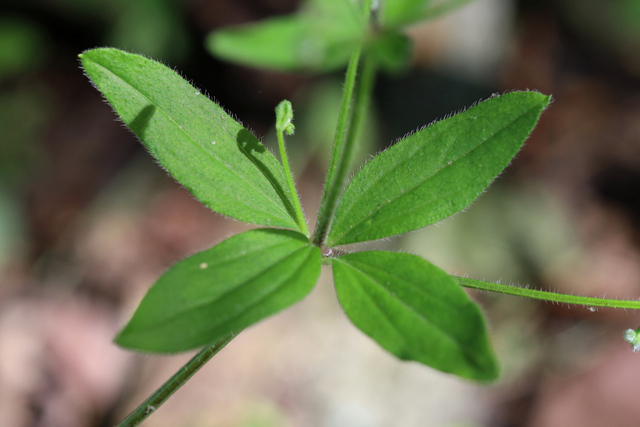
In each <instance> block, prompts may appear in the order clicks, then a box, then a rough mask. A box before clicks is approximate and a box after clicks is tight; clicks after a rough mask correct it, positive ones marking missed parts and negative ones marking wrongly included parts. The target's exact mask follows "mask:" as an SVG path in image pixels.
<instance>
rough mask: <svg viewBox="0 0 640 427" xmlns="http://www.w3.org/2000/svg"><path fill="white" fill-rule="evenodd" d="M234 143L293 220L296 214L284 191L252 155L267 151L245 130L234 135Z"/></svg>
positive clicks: (267, 169)
mask: <svg viewBox="0 0 640 427" xmlns="http://www.w3.org/2000/svg"><path fill="white" fill-rule="evenodd" d="M236 141H237V143H238V148H240V151H241V152H242V154H244V155H245V156H247V158H248V159H249V160H251V162H252V163H253V164H254V165H256V167H257V168H258V169H259V170H260V172H262V174H263V175H264V176H265V177H266V178H267V179H268V180H269V182H270V183H271V186H272V187H273V189H274V190H276V193H277V194H278V197H280V200H282V202H283V203H284V206H285V207H286V208H287V213H288V214H289V215H290V216H291V217H292V218H295V217H296V212H295V210H294V209H293V206H292V205H291V202H289V199H288V198H287V196H286V194H285V192H284V189H283V188H282V186H281V185H280V184H279V183H278V180H277V179H276V177H275V176H274V175H273V173H271V171H270V170H269V168H268V167H267V166H266V165H265V164H264V163H262V161H261V160H260V159H259V158H258V157H257V156H255V155H254V153H264V152H265V151H266V150H267V149H266V148H265V147H264V145H262V144H260V141H258V139H257V138H256V137H255V136H254V135H253V134H252V133H251V132H249V131H248V130H246V129H241V130H240V131H239V132H238V135H236Z"/></svg>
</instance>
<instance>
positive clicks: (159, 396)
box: [118, 335, 235, 427]
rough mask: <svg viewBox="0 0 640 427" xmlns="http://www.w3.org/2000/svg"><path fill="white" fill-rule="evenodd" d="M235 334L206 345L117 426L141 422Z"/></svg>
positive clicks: (130, 426) (128, 426)
mask: <svg viewBox="0 0 640 427" xmlns="http://www.w3.org/2000/svg"><path fill="white" fill-rule="evenodd" d="M234 336H235V335H229V336H228V337H227V338H225V339H223V340H222V341H220V342H217V343H215V344H214V345H211V346H208V347H205V348H203V349H202V350H200V351H199V352H198V353H197V354H196V355H195V356H193V357H192V358H191V360H189V361H188V362H187V363H186V364H185V365H184V366H183V367H182V368H180V370H179V371H178V372H176V373H175V374H173V376H172V377H171V378H169V379H168V380H167V381H166V382H165V383H164V384H162V386H160V388H159V389H157V390H156V391H155V392H154V393H153V394H152V395H151V396H149V397H148V398H147V400H145V401H144V402H142V403H141V404H140V406H138V407H137V408H136V409H135V410H134V411H133V412H131V413H130V414H129V416H128V417H127V418H125V419H124V420H123V421H122V422H121V423H120V424H118V427H133V426H137V425H139V424H140V423H141V422H143V421H144V420H145V419H147V417H148V416H149V415H151V414H152V413H153V412H155V411H156V410H157V409H158V408H159V407H160V405H162V404H163V403H164V402H165V401H166V400H167V399H168V398H169V397H171V395H173V393H175V392H176V390H178V389H179V388H180V387H182V386H183V385H184V383H186V382H187V381H188V380H189V378H191V377H192V376H193V374H195V373H196V372H198V370H199V369H200V368H201V367H202V366H203V365H204V364H205V363H207V362H208V361H209V360H210V359H211V358H212V357H213V356H215V355H216V354H217V353H218V352H219V351H220V350H222V349H223V348H224V347H225V346H226V345H227V344H229V342H230V341H231V340H232V339H233V338H234Z"/></svg>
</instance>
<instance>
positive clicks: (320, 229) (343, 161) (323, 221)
mask: <svg viewBox="0 0 640 427" xmlns="http://www.w3.org/2000/svg"><path fill="white" fill-rule="evenodd" d="M371 3H372V1H371V0H365V1H364V3H363V11H364V17H365V22H367V23H368V21H369V16H370V14H371ZM361 52H362V44H361V45H359V46H358V47H356V48H355V49H354V51H353V52H352V53H351V58H350V59H349V65H348V67H347V73H346V76H345V81H344V88H343V90H342V102H341V104H340V114H339V116H338V124H337V126H336V134H335V137H334V140H333V150H332V151H331V161H330V163H329V170H328V171H327V179H326V180H325V183H324V190H323V192H322V199H321V201H320V210H319V212H318V221H317V222H316V228H315V231H314V233H313V236H314V237H313V243H315V244H316V245H318V246H320V245H322V244H323V243H324V240H325V239H326V237H327V233H328V232H329V226H330V225H331V220H332V218H333V215H334V213H335V211H336V207H337V205H338V199H339V198H340V194H342V188H343V187H344V180H345V177H346V173H347V171H348V170H349V164H348V163H350V160H351V159H350V157H352V156H353V151H354V148H353V147H352V145H354V143H355V142H356V139H357V138H356V137H357V136H358V135H359V134H360V129H356V126H355V125H356V123H355V119H356V116H357V115H358V113H357V111H358V110H361V112H360V114H361V115H364V113H365V112H366V109H367V106H366V105H365V106H364V107H363V108H361V106H360V105H359V103H360V102H362V101H363V100H364V101H368V99H369V96H367V97H364V99H363V98H362V97H360V96H357V97H356V99H355V104H356V105H355V107H354V114H353V115H350V114H349V113H350V109H351V102H352V99H353V91H354V88H355V86H356V76H357V71H358V62H359V60H360V54H361ZM370 80H371V81H373V77H372V78H371V79H370ZM362 122H363V120H362V119H358V123H357V125H358V127H359V126H360V125H361V124H362ZM347 132H348V133H347ZM341 175H342V176H341Z"/></svg>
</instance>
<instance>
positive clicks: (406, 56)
mask: <svg viewBox="0 0 640 427" xmlns="http://www.w3.org/2000/svg"><path fill="white" fill-rule="evenodd" d="M412 47H413V44H412V42H411V39H410V38H409V37H407V36H405V35H404V34H400V33H395V32H392V33H387V34H384V35H382V36H380V37H378V38H377V39H376V40H375V41H374V42H373V44H372V45H371V47H370V53H371V54H372V55H374V57H375V58H376V62H377V63H378V65H380V67H381V68H382V69H383V70H385V71H388V72H392V73H396V72H400V71H404V70H406V69H407V68H408V67H409V63H410V61H411V53H412Z"/></svg>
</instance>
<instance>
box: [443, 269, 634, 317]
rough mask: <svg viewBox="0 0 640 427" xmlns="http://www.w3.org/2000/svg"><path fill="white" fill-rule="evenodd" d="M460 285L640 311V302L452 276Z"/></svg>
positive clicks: (552, 300) (531, 296) (535, 297)
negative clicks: (560, 292)
mask: <svg viewBox="0 0 640 427" xmlns="http://www.w3.org/2000/svg"><path fill="white" fill-rule="evenodd" d="M452 277H453V278H454V279H456V280H457V281H458V283H460V285H462V286H464V287H467V288H473V289H480V290H483V291H491V292H498V293H501V294H507V295H516V296H520V297H526V298H533V299H539V300H544V301H549V302H557V303H563V304H577V305H586V306H589V307H611V308H630V309H632V310H640V301H629V300H618V299H605V298H595V297H583V296H579V295H567V294H559V293H555V292H548V291H538V290H535V289H528V288H521V287H518V286H511V285H501V284H498V283H491V282H484V281H482V280H475V279H468V278H466V277H458V276H452Z"/></svg>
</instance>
